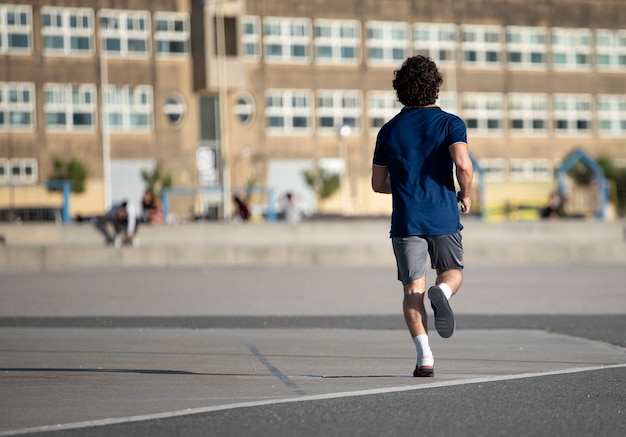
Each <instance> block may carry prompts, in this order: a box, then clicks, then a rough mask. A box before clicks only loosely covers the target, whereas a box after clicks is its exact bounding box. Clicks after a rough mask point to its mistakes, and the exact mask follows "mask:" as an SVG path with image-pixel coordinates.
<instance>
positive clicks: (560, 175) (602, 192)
mask: <svg viewBox="0 0 626 437" xmlns="http://www.w3.org/2000/svg"><path fill="white" fill-rule="evenodd" d="M578 161H582V162H583V163H584V164H585V165H587V167H589V169H590V170H591V171H592V172H593V176H594V180H595V181H596V183H597V184H598V194H599V197H600V205H599V208H598V210H597V211H595V212H594V215H595V217H596V218H597V219H599V220H606V218H607V217H606V206H607V205H608V203H609V184H608V181H607V180H606V177H605V176H604V170H602V167H601V166H600V164H598V163H597V162H596V161H595V160H593V159H592V158H591V157H590V156H589V155H587V154H586V153H585V152H584V151H583V150H581V149H575V150H574V151H573V152H571V153H570V154H569V155H567V156H566V157H565V159H564V160H563V163H562V164H561V166H560V167H559V168H558V170H557V171H556V178H557V183H558V188H559V194H560V195H561V196H562V197H568V196H567V194H568V193H567V184H566V183H565V176H566V175H567V172H568V171H569V170H570V169H571V168H572V167H573V166H574V165H575V164H576V163H577V162H578Z"/></svg>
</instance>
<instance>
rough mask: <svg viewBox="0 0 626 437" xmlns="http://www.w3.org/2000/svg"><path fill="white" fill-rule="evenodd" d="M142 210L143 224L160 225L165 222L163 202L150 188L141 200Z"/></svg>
mask: <svg viewBox="0 0 626 437" xmlns="http://www.w3.org/2000/svg"><path fill="white" fill-rule="evenodd" d="M141 209H142V214H141V221H142V222H144V223H150V224H160V223H164V222H165V218H164V217H163V208H162V206H161V201H160V199H159V198H158V197H157V196H156V195H155V194H154V191H153V190H152V189H150V188H148V189H147V190H146V191H144V193H143V197H142V199H141Z"/></svg>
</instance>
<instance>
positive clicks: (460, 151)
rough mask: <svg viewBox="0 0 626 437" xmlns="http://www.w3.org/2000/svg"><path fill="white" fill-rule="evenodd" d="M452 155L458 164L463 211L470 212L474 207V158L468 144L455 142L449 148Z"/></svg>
mask: <svg viewBox="0 0 626 437" xmlns="http://www.w3.org/2000/svg"><path fill="white" fill-rule="evenodd" d="M449 151H450V156H451V157H452V161H453V162H454V165H455V166H456V179H457V182H458V183H459V187H460V190H459V193H458V198H459V201H460V202H461V204H462V205H463V208H462V212H463V213H465V214H468V213H469V212H470V208H471V207H472V199H471V197H470V195H471V190H472V180H473V177H474V169H473V167H472V160H471V158H470V155H469V150H468V148H467V144H465V143H455V144H453V145H452V146H450V148H449Z"/></svg>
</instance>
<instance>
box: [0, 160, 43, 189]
mask: <svg viewBox="0 0 626 437" xmlns="http://www.w3.org/2000/svg"><path fill="white" fill-rule="evenodd" d="M38 177H39V175H38V172H37V160H36V159H33V158H22V159H2V158H0V183H11V184H34V183H36V182H37V179H38Z"/></svg>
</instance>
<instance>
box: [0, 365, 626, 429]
mask: <svg viewBox="0 0 626 437" xmlns="http://www.w3.org/2000/svg"><path fill="white" fill-rule="evenodd" d="M622 367H626V364H612V365H607V366H595V367H578V368H572V369H563V370H554V371H549V372H533V373H521V374H519V375H506V376H486V377H482V378H471V379H464V380H454V381H439V382H431V383H426V384H419V385H406V386H401V387H389V388H376V389H370V390H357V391H349V392H339V393H327V394H322V395H311V396H300V397H297V398H285V399H271V400H265V401H252V402H241V403H234V404H224V405H214V406H212V407H200V408H188V409H186V410H179V411H168V412H164V413H156V414H144V415H138V416H129V417H116V418H110V419H101V420H88V421H84V422H73V423H65V424H59V425H49V426H39V427H33V428H24V429H18V430H12V431H4V432H0V437H4V436H14V435H23V434H29V433H35V432H49V431H61V430H69V429H79V428H87V427H95V426H106V425H117V424H121V423H132V422H142V421H146V420H156V419H169V418H173V417H181V416H189V415H192V414H203V413H211V412H214V411H223V410H232V409H235V408H250V407H262V406H266V405H278V404H288V403H295V402H307V401H318V400H326V399H337V398H349V397H356V396H367V395H376V394H386V393H397V392H404V391H411V390H423V389H427V388H439V387H451V386H458V385H467V384H481V383H486V382H498V381H509V380H512V379H526V378H537V377H540V376H551V375H565V374H568V373H580V372H593V371H595V370H605V369H616V368H622Z"/></svg>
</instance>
